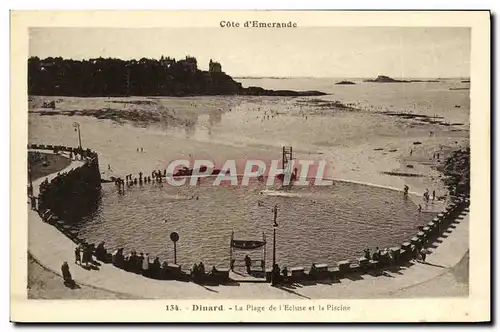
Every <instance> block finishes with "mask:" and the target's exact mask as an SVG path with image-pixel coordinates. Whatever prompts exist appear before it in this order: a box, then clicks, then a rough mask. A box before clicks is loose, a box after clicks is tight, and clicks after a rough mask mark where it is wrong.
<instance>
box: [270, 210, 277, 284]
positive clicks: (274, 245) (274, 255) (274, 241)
mask: <svg viewBox="0 0 500 332" xmlns="http://www.w3.org/2000/svg"><path fill="white" fill-rule="evenodd" d="M273 213H274V218H273V222H274V223H273V268H272V270H271V284H272V285H273V286H274V285H276V280H275V279H276V278H275V277H276V228H278V223H277V222H276V218H277V217H278V205H274V208H273Z"/></svg>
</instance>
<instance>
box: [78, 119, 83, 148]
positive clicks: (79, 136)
mask: <svg viewBox="0 0 500 332" xmlns="http://www.w3.org/2000/svg"><path fill="white" fill-rule="evenodd" d="M78 145H79V146H80V150H81V149H82V136H81V135H80V125H78Z"/></svg>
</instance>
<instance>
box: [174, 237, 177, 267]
mask: <svg viewBox="0 0 500 332" xmlns="http://www.w3.org/2000/svg"><path fill="white" fill-rule="evenodd" d="M174 264H175V265H177V242H174Z"/></svg>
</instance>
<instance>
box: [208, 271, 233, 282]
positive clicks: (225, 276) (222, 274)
mask: <svg viewBox="0 0 500 332" xmlns="http://www.w3.org/2000/svg"><path fill="white" fill-rule="evenodd" d="M211 274H212V276H213V277H214V278H215V279H217V280H221V281H227V280H229V269H227V268H216V271H212V273H211Z"/></svg>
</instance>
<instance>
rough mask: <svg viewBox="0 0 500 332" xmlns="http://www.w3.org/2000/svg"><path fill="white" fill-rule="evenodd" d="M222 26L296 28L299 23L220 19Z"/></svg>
mask: <svg viewBox="0 0 500 332" xmlns="http://www.w3.org/2000/svg"><path fill="white" fill-rule="evenodd" d="M219 25H220V27H221V28H240V27H245V28H296V27H297V23H296V22H292V21H288V22H261V21H245V23H243V24H241V23H240V22H236V21H220V23H219Z"/></svg>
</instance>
